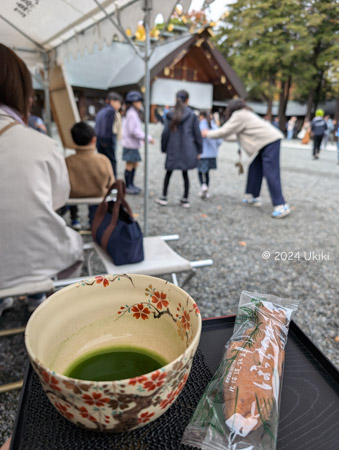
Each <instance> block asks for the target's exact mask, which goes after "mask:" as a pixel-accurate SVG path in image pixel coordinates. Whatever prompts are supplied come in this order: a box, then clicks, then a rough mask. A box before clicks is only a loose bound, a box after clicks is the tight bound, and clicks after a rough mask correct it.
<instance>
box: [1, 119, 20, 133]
mask: <svg viewBox="0 0 339 450" xmlns="http://www.w3.org/2000/svg"><path fill="white" fill-rule="evenodd" d="M14 125H20V124H19V122H17V121H16V120H15V121H14V122H10V123H9V124H7V125H6V126H5V127H3V128H1V130H0V136H1V135H2V134H4V133H6V131H7V130H9V129H10V128H12V127H14Z"/></svg>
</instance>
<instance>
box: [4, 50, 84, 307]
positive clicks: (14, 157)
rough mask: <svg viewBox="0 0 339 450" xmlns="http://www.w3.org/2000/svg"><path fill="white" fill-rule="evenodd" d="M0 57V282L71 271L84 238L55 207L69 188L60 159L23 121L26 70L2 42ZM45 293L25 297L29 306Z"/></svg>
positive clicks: (27, 103)
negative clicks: (0, 262)
mask: <svg viewBox="0 0 339 450" xmlns="http://www.w3.org/2000/svg"><path fill="white" fill-rule="evenodd" d="M0 61H1V64H0V190H1V193H2V195H1V197H0V228H1V233H0V254H1V258H2V264H1V270H0V286H1V287H2V288H11V287H15V286H16V285H17V284H21V283H24V282H34V281H42V280H44V279H46V278H49V277H54V276H60V277H61V276H62V274H61V272H65V270H66V269H67V270H68V269H69V270H70V273H71V272H73V273H72V274H73V275H75V274H76V270H77V269H79V267H80V266H81V260H82V253H83V243H82V238H81V236H80V235H79V234H78V233H77V232H75V231H74V230H72V229H71V228H68V227H67V226H66V223H65V221H64V219H62V217H60V216H59V215H58V214H57V212H56V210H57V209H59V208H61V207H62V206H64V205H65V204H66V202H67V199H68V196H69V192H70V183H69V178H68V172H67V167H66V164H65V160H64V158H63V156H62V155H61V154H60V152H59V149H58V146H57V144H56V142H54V141H53V140H52V139H51V138H49V137H48V136H46V135H44V134H42V133H37V132H36V131H35V130H33V129H32V128H30V127H28V126H27V123H28V118H29V112H30V108H31V104H32V94H33V90H32V78H31V74H30V72H29V70H28V68H27V66H26V64H25V63H24V62H23V61H22V60H21V59H20V58H19V57H18V56H17V55H16V54H15V53H14V52H13V51H12V50H10V49H9V48H8V47H6V46H4V45H2V44H0ZM73 269H74V270H73ZM78 276H80V273H79V274H78ZM44 298H45V296H44V294H38V295H34V296H30V297H28V299H27V300H28V306H29V308H30V309H33V308H34V307H36V306H37V305H38V304H39V303H41V302H42V301H43V300H44ZM12 304H13V299H12V298H8V297H7V298H5V299H1V300H0V315H1V313H2V312H3V310H4V309H7V308H9V307H11V305H12Z"/></svg>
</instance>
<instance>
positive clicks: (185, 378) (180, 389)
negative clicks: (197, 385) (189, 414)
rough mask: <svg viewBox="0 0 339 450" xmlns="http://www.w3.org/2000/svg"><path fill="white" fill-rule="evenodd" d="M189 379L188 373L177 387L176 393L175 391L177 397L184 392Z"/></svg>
mask: <svg viewBox="0 0 339 450" xmlns="http://www.w3.org/2000/svg"><path fill="white" fill-rule="evenodd" d="M187 378H188V373H186V374H185V375H184V378H183V379H182V380H181V381H180V383H179V386H178V387H177V389H176V391H175V394H176V395H179V394H180V392H181V391H182V390H183V387H184V386H185V384H186V381H187Z"/></svg>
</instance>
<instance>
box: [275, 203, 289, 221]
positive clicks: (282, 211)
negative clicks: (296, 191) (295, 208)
mask: <svg viewBox="0 0 339 450" xmlns="http://www.w3.org/2000/svg"><path fill="white" fill-rule="evenodd" d="M290 213H291V209H290V207H289V204H288V203H285V204H284V205H278V206H275V207H274V211H273V212H272V217H273V219H282V218H283V217H285V216H287V215H288V214H290Z"/></svg>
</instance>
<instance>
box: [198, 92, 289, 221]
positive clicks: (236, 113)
mask: <svg viewBox="0 0 339 450" xmlns="http://www.w3.org/2000/svg"><path fill="white" fill-rule="evenodd" d="M201 133H202V136H203V137H207V138H209V139H220V138H223V139H226V138H227V137H230V136H231V135H234V134H235V135H237V138H238V141H239V145H240V147H241V148H243V149H244V150H245V152H246V153H247V154H248V155H249V156H250V157H251V159H252V162H251V164H250V166H249V168H248V175H247V186H246V196H245V198H244V199H243V203H244V204H247V205H252V206H261V200H260V190H261V184H262V179H263V177H265V178H266V180H267V184H268V189H269V192H270V195H271V199H272V203H273V206H274V210H273V212H272V217H273V218H275V219H281V218H283V217H285V216H287V215H288V214H290V212H291V209H290V207H289V205H288V204H287V203H286V202H285V199H284V197H283V194H282V189H281V181H280V162H279V158H280V142H281V139H282V138H283V134H282V133H281V132H280V130H278V129H277V128H276V127H274V126H273V125H272V124H271V123H269V122H267V121H266V120H264V119H261V118H260V117H259V116H257V115H256V114H255V113H254V112H253V111H252V110H251V109H250V108H249V107H248V106H247V104H246V102H245V100H243V99H242V98H239V99H235V100H232V101H231V102H230V103H229V105H228V107H227V109H226V123H225V124H224V125H223V126H222V127H221V128H219V129H217V130H203V131H202V132H201Z"/></svg>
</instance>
